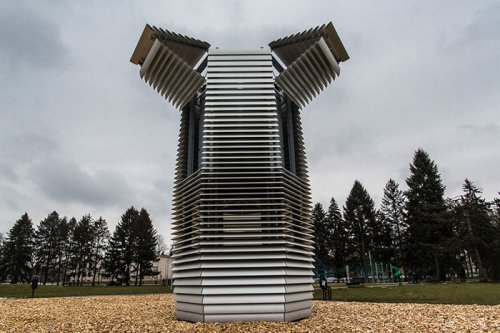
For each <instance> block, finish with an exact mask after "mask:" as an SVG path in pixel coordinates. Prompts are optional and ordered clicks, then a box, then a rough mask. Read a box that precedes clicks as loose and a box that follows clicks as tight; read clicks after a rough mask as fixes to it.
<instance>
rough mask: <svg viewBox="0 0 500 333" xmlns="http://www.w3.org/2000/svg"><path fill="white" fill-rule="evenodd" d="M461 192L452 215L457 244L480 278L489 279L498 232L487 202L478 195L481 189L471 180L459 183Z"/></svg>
mask: <svg viewBox="0 0 500 333" xmlns="http://www.w3.org/2000/svg"><path fill="white" fill-rule="evenodd" d="M462 189H463V191H464V194H463V195H462V196H461V198H460V200H459V202H458V204H457V205H456V206H455V210H454V213H455V214H454V217H455V223H456V230H457V236H458V237H457V241H456V243H457V244H458V245H459V246H460V247H461V248H462V249H464V250H466V252H467V253H468V254H469V255H470V256H471V258H472V260H473V262H474V264H475V265H476V267H477V269H478V273H479V279H480V280H481V281H487V280H489V276H488V275H489V274H488V272H489V271H491V272H493V271H494V268H493V267H492V266H494V263H495V259H494V258H492V253H498V252H499V251H498V249H495V247H496V246H498V245H496V246H495V243H496V241H497V237H498V233H497V228H495V225H494V224H493V221H492V214H491V210H490V208H489V204H488V203H487V202H486V200H484V199H483V198H481V193H482V192H481V190H480V189H478V188H477V187H476V186H475V185H474V184H473V183H472V182H471V181H470V180H468V179H465V182H464V185H463V186H462Z"/></svg>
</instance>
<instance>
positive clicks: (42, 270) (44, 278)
mask: <svg viewBox="0 0 500 333" xmlns="http://www.w3.org/2000/svg"><path fill="white" fill-rule="evenodd" d="M60 222H61V219H60V218H59V214H58V213H57V212H56V211H53V212H52V213H50V214H49V215H48V216H47V217H46V218H45V219H43V220H42V221H41V222H40V224H39V225H38V227H37V230H36V233H35V244H36V258H37V264H36V267H37V271H38V272H39V274H40V281H41V282H43V284H46V283H47V282H49V281H54V280H55V279H56V276H57V260H58V259H59V257H60V256H59V246H58V245H59V226H60Z"/></svg>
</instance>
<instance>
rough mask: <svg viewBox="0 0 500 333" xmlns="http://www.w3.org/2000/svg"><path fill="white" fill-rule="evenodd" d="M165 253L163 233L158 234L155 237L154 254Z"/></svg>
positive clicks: (165, 245)
mask: <svg viewBox="0 0 500 333" xmlns="http://www.w3.org/2000/svg"><path fill="white" fill-rule="evenodd" d="M166 253H168V246H167V244H166V243H165V238H164V237H163V235H160V234H158V236H157V237H156V255H157V256H160V255H164V254H166Z"/></svg>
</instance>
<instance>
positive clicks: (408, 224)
mask: <svg viewBox="0 0 500 333" xmlns="http://www.w3.org/2000/svg"><path fill="white" fill-rule="evenodd" d="M406 185H407V187H408V189H407V190H406V191H403V190H401V189H400V186H399V184H398V183H396V182H395V181H394V180H393V179H389V181H388V182H387V183H386V185H385V188H384V190H383V191H384V194H383V198H382V203H381V206H380V208H379V209H376V208H375V204H374V201H373V199H372V198H371V197H370V195H369V193H368V192H367V190H366V189H365V188H364V186H363V185H362V184H361V183H360V182H359V181H358V180H356V181H355V182H354V185H353V187H352V189H351V191H350V193H349V195H348V197H347V199H346V202H345V206H344V207H343V209H342V212H341V210H340V208H339V205H338V203H337V201H336V200H335V199H334V198H332V199H331V201H330V204H329V206H328V209H327V210H326V211H325V209H324V208H323V206H322V205H321V204H320V203H317V204H316V205H315V206H314V208H313V211H312V216H313V221H314V225H315V244H316V245H315V250H314V251H315V256H316V258H317V259H319V262H322V263H323V264H324V265H325V266H327V267H329V268H331V269H334V270H338V271H340V270H341V269H343V268H344V267H345V266H346V265H362V264H363V262H364V260H366V258H367V257H368V256H370V257H371V258H373V260H376V261H379V262H385V263H391V264H392V265H396V266H398V267H401V268H402V270H403V272H404V273H405V275H406V276H408V275H413V276H414V277H416V278H429V279H433V280H435V281H442V280H444V279H446V277H447V276H449V275H450V274H456V273H458V272H459V271H460V270H463V269H465V267H467V268H468V270H469V271H473V270H474V271H476V272H477V274H478V276H479V278H480V280H481V281H487V280H500V198H496V199H494V200H493V201H491V202H488V201H486V200H485V199H484V198H483V197H482V196H481V193H482V192H481V190H480V189H479V188H478V187H477V186H476V185H475V184H474V183H473V182H472V181H470V180H468V179H465V181H464V184H463V186H462V189H463V194H462V195H460V196H458V197H455V198H445V186H444V185H443V184H442V180H441V175H440V173H439V171H438V167H437V165H436V163H435V162H434V161H433V160H432V159H431V158H430V157H429V155H428V154H427V153H426V152H425V151H424V150H422V149H418V150H417V151H416V152H415V155H414V157H413V161H412V163H410V175H409V177H408V178H407V179H406ZM499 194H500V193H499Z"/></svg>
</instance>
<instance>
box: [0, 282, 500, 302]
mask: <svg viewBox="0 0 500 333" xmlns="http://www.w3.org/2000/svg"><path fill="white" fill-rule="evenodd" d="M331 286H332V287H333V288H336V287H338V286H339V285H336V284H332V285H331ZM341 286H342V285H341ZM171 292H172V289H170V288H167V287H164V286H154V285H152V286H128V287H126V286H100V287H91V286H85V287H75V286H72V287H68V286H66V287H62V286H43V285H39V286H38V289H37V290H36V291H35V297H60V296H91V295H138V294H165V293H171ZM332 295H333V299H334V300H336V301H347V302H376V303H431V304H478V305H498V304H500V283H461V284H455V283H450V284H424V285H403V286H401V287H398V286H396V287H369V286H366V287H359V288H340V289H333V290H332ZM0 297H9V298H26V297H31V285H29V284H24V285H22V284H19V285H8V284H3V285H0ZM314 297H315V299H321V298H322V292H321V289H319V288H316V289H315V293H314Z"/></svg>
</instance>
